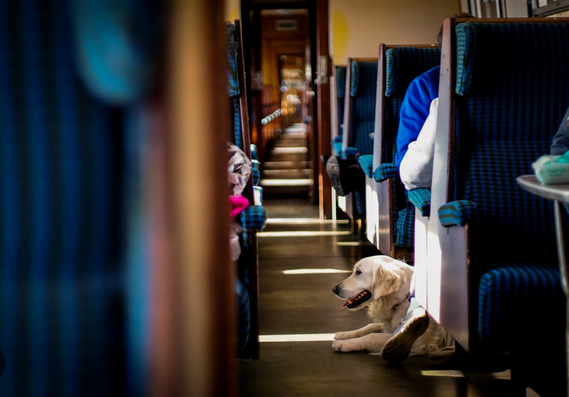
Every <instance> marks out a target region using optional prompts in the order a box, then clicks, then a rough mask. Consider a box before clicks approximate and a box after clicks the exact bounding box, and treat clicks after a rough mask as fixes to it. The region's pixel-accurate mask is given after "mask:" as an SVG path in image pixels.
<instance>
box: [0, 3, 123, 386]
mask: <svg viewBox="0 0 569 397" xmlns="http://www.w3.org/2000/svg"><path fill="white" fill-rule="evenodd" d="M66 6H67V3H66V2H65V1H63V0H49V1H47V0H44V1H2V2H0V104H1V106H0V234H1V238H0V342H1V343H0V349H1V350H2V351H3V353H4V355H5V357H6V360H7V367H6V370H5V372H4V373H3V374H2V377H1V379H0V389H1V391H0V393H1V394H2V396H3V397H10V396H16V395H17V396H52V395H53V396H101V395H110V394H115V395H121V394H123V395H124V394H126V390H125V383H126V370H125V358H126V340H125V336H126V326H125V318H124V315H123V313H124V310H125V301H124V298H125V283H124V279H123V276H124V270H125V264H124V262H123V260H124V254H125V252H124V241H123V237H124V235H123V233H124V229H123V222H122V221H121V214H123V213H124V212H123V211H124V209H125V207H124V202H123V201H122V200H123V196H122V194H123V190H122V186H123V184H124V183H126V181H125V180H124V176H125V175H124V171H125V170H124V168H123V161H122V159H123V149H124V146H123V145H124V141H123V140H124V134H123V133H124V125H123V124H122V123H123V121H122V120H123V114H122V112H119V111H116V110H111V109H110V108H109V107H107V106H105V105H103V104H102V103H100V102H99V101H98V100H95V99H94V98H93V97H91V96H90V95H89V94H88V93H87V92H86V90H85V88H84V86H83V84H82V83H81V82H80V81H79V80H78V78H77V73H76V70H75V69H74V61H73V51H72V48H73V43H72V39H73V37H72V34H71V29H70V21H69V19H68V17H69V15H68V14H67V8H66Z"/></svg>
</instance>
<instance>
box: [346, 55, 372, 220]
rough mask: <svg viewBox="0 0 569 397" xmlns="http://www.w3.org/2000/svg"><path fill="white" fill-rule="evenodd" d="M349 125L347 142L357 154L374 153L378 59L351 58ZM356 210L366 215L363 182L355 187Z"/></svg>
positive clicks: (359, 214) (359, 216)
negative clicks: (362, 60)
mask: <svg viewBox="0 0 569 397" xmlns="http://www.w3.org/2000/svg"><path fill="white" fill-rule="evenodd" d="M350 78H351V84H350V97H351V98H350V100H351V112H352V116H351V121H350V122H351V125H350V135H351V137H350V142H352V144H353V145H354V147H355V149H356V151H357V153H359V154H360V155H367V154H373V139H372V135H371V134H372V132H373V129H374V123H375V97H376V85H377V61H369V62H356V61H354V62H352V63H351V71H350ZM354 199H355V203H356V208H357V211H358V214H356V216H357V218H358V219H359V218H362V217H364V216H365V207H366V205H365V186H364V185H358V186H356V188H355V189H354Z"/></svg>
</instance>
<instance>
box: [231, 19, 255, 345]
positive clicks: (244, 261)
mask: <svg viewBox="0 0 569 397" xmlns="http://www.w3.org/2000/svg"><path fill="white" fill-rule="evenodd" d="M226 33H227V35H226V38H227V58H228V70H227V76H228V78H227V79H228V88H227V91H228V94H229V96H230V97H232V100H233V136H234V141H235V145H236V146H237V147H238V148H240V149H244V147H243V126H242V123H241V107H240V104H239V94H240V90H239V70H238V68H237V40H236V34H237V32H236V30H235V26H234V25H233V24H232V23H226ZM251 149H252V150H251V154H252V153H253V149H254V150H255V152H256V147H255V148H253V147H251ZM251 162H252V165H253V167H252V170H251V177H252V178H253V183H254V184H257V183H258V182H259V180H260V179H261V173H260V170H259V167H258V165H259V162H258V161H257V160H254V161H253V160H252V161H251ZM247 210H249V208H246V209H245V210H244V211H243V212H242V213H241V223H242V225H243V228H244V230H243V233H242V235H241V239H240V242H241V256H240V257H239V260H238V262H237V279H236V295H237V296H236V302H237V331H238V333H237V337H238V346H239V347H240V348H245V346H247V343H248V341H249V331H250V329H251V325H250V321H251V303H250V301H249V292H248V288H250V285H249V284H250V283H249V281H250V280H249V271H248V267H249V265H250V261H251V260H253V258H251V251H250V249H249V238H250V234H249V230H247V226H246V224H245V223H246V217H245V214H244V213H245V212H246V211H247Z"/></svg>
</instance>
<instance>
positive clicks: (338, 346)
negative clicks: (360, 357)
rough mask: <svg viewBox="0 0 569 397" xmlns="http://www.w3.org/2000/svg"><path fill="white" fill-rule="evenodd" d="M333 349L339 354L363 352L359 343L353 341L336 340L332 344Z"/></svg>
mask: <svg viewBox="0 0 569 397" xmlns="http://www.w3.org/2000/svg"><path fill="white" fill-rule="evenodd" d="M332 349H334V350H336V351H337V352H342V353H348V352H355V351H359V350H361V348H360V346H359V345H358V343H357V342H355V341H354V340H353V339H352V340H335V341H334V342H332Z"/></svg>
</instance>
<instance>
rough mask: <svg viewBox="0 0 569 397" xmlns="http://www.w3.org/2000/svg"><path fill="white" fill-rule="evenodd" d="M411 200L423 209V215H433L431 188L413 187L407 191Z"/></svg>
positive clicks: (420, 209)
mask: <svg viewBox="0 0 569 397" xmlns="http://www.w3.org/2000/svg"><path fill="white" fill-rule="evenodd" d="M407 195H408V197H409V201H410V202H411V203H413V205H414V206H415V207H417V208H418V209H419V211H421V215H423V216H425V217H428V216H431V190H430V189H424V188H421V189H413V190H409V191H408V192H407Z"/></svg>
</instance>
